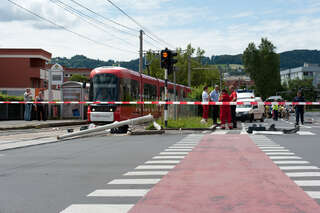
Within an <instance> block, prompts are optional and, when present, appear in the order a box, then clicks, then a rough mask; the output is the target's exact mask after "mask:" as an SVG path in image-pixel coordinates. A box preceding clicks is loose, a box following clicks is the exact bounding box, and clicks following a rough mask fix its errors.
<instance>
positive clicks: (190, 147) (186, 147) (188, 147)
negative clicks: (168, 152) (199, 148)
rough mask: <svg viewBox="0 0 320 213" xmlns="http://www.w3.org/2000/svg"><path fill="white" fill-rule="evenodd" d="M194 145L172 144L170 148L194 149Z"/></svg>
mask: <svg viewBox="0 0 320 213" xmlns="http://www.w3.org/2000/svg"><path fill="white" fill-rule="evenodd" d="M193 148H194V146H170V147H168V149H193Z"/></svg>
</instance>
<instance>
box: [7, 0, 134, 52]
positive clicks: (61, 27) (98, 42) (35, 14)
mask: <svg viewBox="0 0 320 213" xmlns="http://www.w3.org/2000/svg"><path fill="white" fill-rule="evenodd" d="M8 1H9V2H10V3H12V4H14V5H15V6H17V7H19V8H20V9H22V10H24V11H26V12H28V13H30V14H32V15H34V16H36V17H38V18H40V19H42V20H44V21H46V22H48V23H50V24H52V25H54V26H56V27H58V28H60V29H63V30H65V31H68V32H70V33H72V34H74V35H77V36H78V37H81V38H83V39H86V40H88V41H91V42H93V43H96V44H99V45H103V46H106V47H109V48H112V49H115V50H118V51H123V52H131V53H134V54H136V53H137V52H136V51H131V50H125V49H122V48H117V47H114V46H112V45H109V44H105V43H103V42H100V41H96V40H94V39H91V38H89V37H88V36H85V35H82V34H80V33H77V32H75V31H72V30H70V29H68V28H66V27H65V26H63V25H59V24H57V23H55V22H54V21H51V20H49V19H47V18H45V17H42V16H40V15H39V14H37V13H35V12H33V11H31V10H29V9H27V8H25V7H23V6H21V5H20V4H18V3H16V2H14V1H12V0H8Z"/></svg>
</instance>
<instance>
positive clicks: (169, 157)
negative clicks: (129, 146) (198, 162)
mask: <svg viewBox="0 0 320 213" xmlns="http://www.w3.org/2000/svg"><path fill="white" fill-rule="evenodd" d="M183 158H184V156H154V157H153V158H152V159H183Z"/></svg>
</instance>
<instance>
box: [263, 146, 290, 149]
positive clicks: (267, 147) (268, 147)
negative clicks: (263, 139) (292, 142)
mask: <svg viewBox="0 0 320 213" xmlns="http://www.w3.org/2000/svg"><path fill="white" fill-rule="evenodd" d="M259 148H260V149H285V148H284V147H282V146H260V147H259Z"/></svg>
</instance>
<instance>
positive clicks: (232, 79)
mask: <svg viewBox="0 0 320 213" xmlns="http://www.w3.org/2000/svg"><path fill="white" fill-rule="evenodd" d="M224 82H225V85H226V87H229V86H230V85H233V86H235V87H236V88H250V87H252V86H254V81H253V80H251V79H250V77H249V76H246V75H240V76H229V75H225V77H224Z"/></svg>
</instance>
